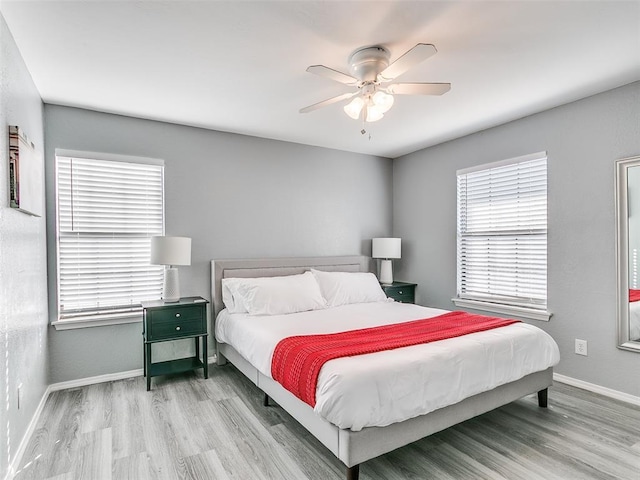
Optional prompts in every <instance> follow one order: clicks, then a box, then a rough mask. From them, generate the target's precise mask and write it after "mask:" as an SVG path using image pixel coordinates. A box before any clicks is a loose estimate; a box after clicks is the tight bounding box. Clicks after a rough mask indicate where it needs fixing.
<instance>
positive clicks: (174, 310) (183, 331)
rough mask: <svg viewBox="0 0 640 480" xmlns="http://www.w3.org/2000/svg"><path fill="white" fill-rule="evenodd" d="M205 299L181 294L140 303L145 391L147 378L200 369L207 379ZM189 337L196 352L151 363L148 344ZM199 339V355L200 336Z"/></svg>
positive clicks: (148, 381)
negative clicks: (174, 297) (172, 298)
mask: <svg viewBox="0 0 640 480" xmlns="http://www.w3.org/2000/svg"><path fill="white" fill-rule="evenodd" d="M207 303H209V302H208V301H207V300H205V299H204V298H202V297H185V298H181V299H180V300H179V301H177V302H172V303H168V302H164V301H162V300H153V301H149V302H142V312H143V313H142V314H143V319H142V338H143V339H144V345H143V346H144V348H143V350H144V376H145V377H147V391H149V390H151V377H157V376H158V375H167V374H170V373H181V372H187V371H190V370H195V369H197V368H202V369H203V371H204V378H209V365H208V363H207ZM185 338H193V339H194V340H195V347H196V354H195V356H193V357H189V358H179V359H176V360H168V361H165V362H158V363H153V361H152V360H151V344H153V343H157V342H168V341H172V340H182V339H185ZM201 338H202V358H200V339H201Z"/></svg>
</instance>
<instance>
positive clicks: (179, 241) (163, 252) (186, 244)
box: [151, 236, 191, 303]
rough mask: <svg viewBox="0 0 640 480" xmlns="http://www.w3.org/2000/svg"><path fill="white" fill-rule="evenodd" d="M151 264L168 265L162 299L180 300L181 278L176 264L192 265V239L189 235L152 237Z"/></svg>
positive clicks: (169, 300)
mask: <svg viewBox="0 0 640 480" xmlns="http://www.w3.org/2000/svg"><path fill="white" fill-rule="evenodd" d="M151 264H152V265H168V268H166V269H165V271H164V284H163V286H162V299H163V300H164V301H165V302H168V303H173V302H177V301H178V300H180V278H179V276H178V269H177V268H175V266H176V265H191V239H190V238H188V237H162V236H156V237H151Z"/></svg>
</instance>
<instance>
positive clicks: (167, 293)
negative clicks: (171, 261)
mask: <svg viewBox="0 0 640 480" xmlns="http://www.w3.org/2000/svg"><path fill="white" fill-rule="evenodd" d="M162 300H164V301H165V302H167V303H174V302H177V301H178V300H180V277H179V276H178V269H177V268H175V267H169V268H167V269H166V270H165V271H164V284H163V286H162Z"/></svg>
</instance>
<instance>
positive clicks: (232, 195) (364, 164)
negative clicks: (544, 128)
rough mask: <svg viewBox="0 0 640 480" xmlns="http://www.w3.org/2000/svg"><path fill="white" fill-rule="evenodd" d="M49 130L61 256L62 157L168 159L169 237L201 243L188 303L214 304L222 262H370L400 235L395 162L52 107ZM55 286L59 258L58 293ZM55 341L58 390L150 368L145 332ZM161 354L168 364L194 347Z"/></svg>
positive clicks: (58, 336) (131, 328)
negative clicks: (57, 167) (214, 278)
mask: <svg viewBox="0 0 640 480" xmlns="http://www.w3.org/2000/svg"><path fill="white" fill-rule="evenodd" d="M45 125H46V129H45V130H46V156H45V159H46V160H45V162H46V182H47V213H48V227H49V239H48V242H49V249H50V251H51V252H55V237H54V232H55V223H54V222H55V216H54V213H55V210H54V208H55V199H54V189H53V173H54V172H53V164H54V155H55V149H56V148H63V149H72V150H81V151H93V152H106V153H115V154H123V155H136V156H147V157H153V158H161V159H164V160H165V165H166V166H165V201H166V232H167V234H169V235H185V236H189V237H192V239H193V245H192V265H191V266H189V267H180V284H181V291H182V294H183V295H201V296H203V297H205V298H209V297H210V294H209V291H210V279H209V276H210V272H209V269H210V267H209V261H210V260H211V259H214V258H237V257H261V256H272V257H273V256H275V257H277V256H313V255H352V254H370V253H371V251H370V243H371V242H370V239H371V238H372V237H374V236H380V235H390V234H391V226H392V219H391V205H392V161H391V160H389V159H384V158H378V157H372V156H367V155H358V154H353V153H347V152H341V151H337V150H329V149H323V148H317V147H310V146H305V145H298V144H292V143H285V142H279V141H274V140H266V139H260V138H255V137H248V136H242V135H234V134H228V133H221V132H215V131H210V130H202V129H197V128H192V127H184V126H178V125H172V124H167V123H160V122H153V121H147V120H140V119H135V118H129V117H123V116H118V115H110V114H104V113H97V112H91V111H87V110H81V109H75V108H67V107H60V106H53V105H46V106H45ZM55 278H56V276H55V255H50V258H49V288H50V291H51V292H55ZM52 296H53V293H52ZM52 298H53V297H52ZM50 304H51V307H52V310H51V315H52V318H55V302H54V301H52V302H50ZM49 335H50V350H51V355H50V358H51V361H50V365H51V371H50V373H51V375H50V381H51V382H52V383H55V382H61V381H65V380H72V379H78V378H84V377H89V376H94V375H101V374H106V373H114V372H121V371H127V370H133V369H137V368H141V367H142V339H141V326H140V324H129V325H117V326H109V327H94V328H85V329H78V330H67V331H55V330H53V329H51V331H50V333H49ZM162 347H164V348H158V349H156V351H155V353H157V354H158V359H160V358H165V357H166V356H168V355H173V354H178V355H180V354H184V353H185V352H188V350H187V349H188V348H189V345H188V344H187V345H185V344H184V343H182V344H180V343H179V342H176V344H174V345H171V344H165V345H162Z"/></svg>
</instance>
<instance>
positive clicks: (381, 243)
mask: <svg viewBox="0 0 640 480" xmlns="http://www.w3.org/2000/svg"><path fill="white" fill-rule="evenodd" d="M371 250H372V252H371V256H372V257H373V258H380V259H382V260H380V272H379V275H378V280H379V281H380V283H381V284H383V285H391V284H392V283H393V265H392V263H391V259H393V258H400V239H399V238H374V239H373V242H372V249H371Z"/></svg>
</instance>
